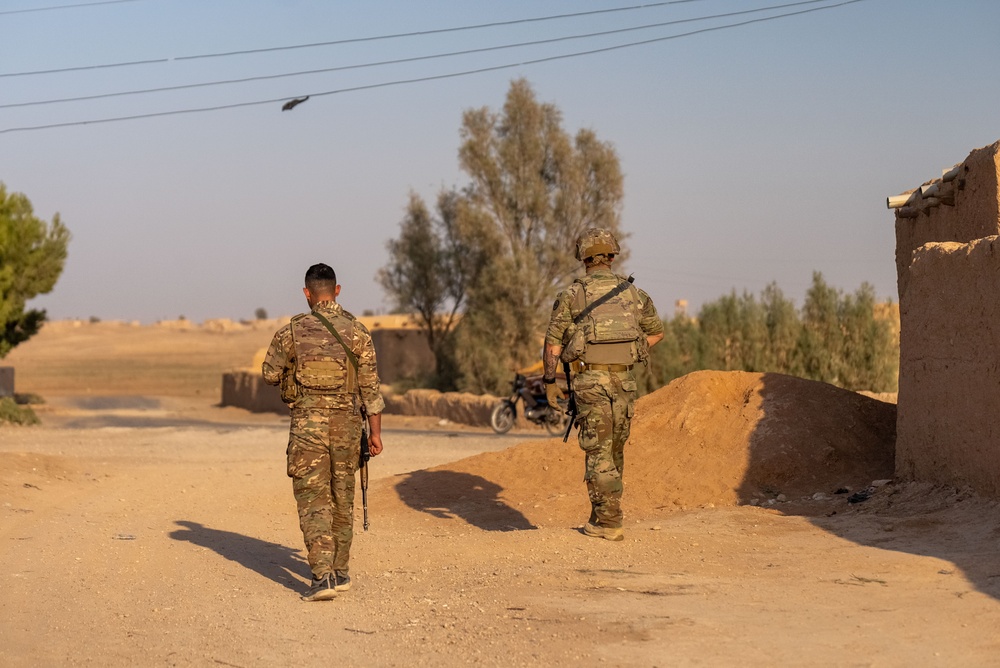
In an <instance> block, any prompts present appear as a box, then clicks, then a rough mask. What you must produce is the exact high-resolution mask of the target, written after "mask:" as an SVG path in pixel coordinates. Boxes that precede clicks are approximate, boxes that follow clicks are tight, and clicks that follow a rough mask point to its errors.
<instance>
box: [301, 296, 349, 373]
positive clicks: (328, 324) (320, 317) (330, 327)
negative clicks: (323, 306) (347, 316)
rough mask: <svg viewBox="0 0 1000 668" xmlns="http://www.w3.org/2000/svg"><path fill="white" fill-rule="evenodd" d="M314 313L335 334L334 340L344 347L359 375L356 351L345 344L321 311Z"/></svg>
mask: <svg viewBox="0 0 1000 668" xmlns="http://www.w3.org/2000/svg"><path fill="white" fill-rule="evenodd" d="M312 313H313V315H314V316H316V317H317V318H318V319H319V321H320V322H321V323H323V325H325V326H326V328H327V329H328V330H330V333H331V334H333V336H334V338H336V339H337V341H339V342H340V345H342V346H344V352H345V353H347V359H348V360H350V362H351V366H353V367H354V373H355V374H357V373H358V356H357V355H355V354H354V351H352V350H351V349H350V348H348V347H347V344H346V343H344V339H343V338H342V337H341V336H340V334H339V333H338V332H337V330H336V328H334V326H333V324H331V323H330V321H329V320H327V319H326V316H324V315H323V314H322V313H320V312H319V311H313V312H312Z"/></svg>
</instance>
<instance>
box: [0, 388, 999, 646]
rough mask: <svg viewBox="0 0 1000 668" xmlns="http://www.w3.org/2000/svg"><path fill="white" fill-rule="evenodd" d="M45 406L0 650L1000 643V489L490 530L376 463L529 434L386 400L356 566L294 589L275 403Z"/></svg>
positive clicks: (19, 440)
mask: <svg viewBox="0 0 1000 668" xmlns="http://www.w3.org/2000/svg"><path fill="white" fill-rule="evenodd" d="M42 417H43V419H44V420H45V423H46V424H45V426H43V427H40V428H18V429H11V428H5V429H3V430H2V431H0V471H2V473H0V499H2V502H0V564H2V566H0V611H2V621H0V665H4V666H21V665H101V666H131V665H149V666H156V665H166V666H173V665H178V666H189V665H195V666H219V665H222V666H266V665H316V666H319V665H330V664H331V663H334V662H338V663H339V664H340V665H399V666H402V665H464V664H476V663H478V664H483V665H494V666H499V665H504V666H507V665H571V664H580V663H582V664H585V665H594V664H607V665H636V666H653V665H660V666H677V665H679V666H686V665H711V666H716V665H747V664H754V663H761V664H767V665H815V666H833V665H836V666H844V665H849V666H855V665H871V666H904V665H942V666H944V665H965V666H968V665H984V666H985V665H997V661H998V659H997V657H998V656H1000V639H998V637H997V632H996V629H997V628H1000V602H998V599H1000V557H998V550H997V543H998V539H1000V528H998V523H997V508H996V505H995V504H991V503H988V502H985V501H981V500H977V499H976V498H974V497H971V498H968V499H966V500H965V501H961V502H956V501H955V499H954V498H951V499H950V500H949V498H948V493H947V491H945V490H923V491H921V490H914V489H910V488H897V489H896V490H895V492H896V494H895V496H896V498H897V499H898V500H899V502H898V503H897V504H895V505H894V506H892V507H890V508H885V509H881V510H878V509H876V510H878V512H875V511H873V512H870V513H867V514H866V513H856V512H850V509H848V508H846V507H845V508H841V507H840V506H835V505H834V504H836V503H841V504H842V505H846V504H845V503H844V502H842V500H831V501H830V502H829V504H830V505H829V508H828V510H827V512H833V510H835V509H836V510H841V513H838V514H837V515H832V516H830V517H825V516H824V517H820V518H819V519H816V518H808V517H799V516H783V515H780V514H778V513H776V512H774V511H771V510H764V509H760V508H754V507H741V508H725V509H723V508H715V509H712V508H706V509H699V510H693V511H687V512H674V513H669V514H667V515H665V516H664V517H663V518H662V520H660V521H658V522H656V523H650V522H644V523H642V524H635V525H629V526H628V534H627V538H626V541H625V542H624V543H610V542H605V541H598V540H593V539H589V538H586V537H584V536H582V535H581V534H580V533H579V532H578V531H577V530H576V529H575V528H574V527H572V526H566V525H554V526H545V525H540V523H538V522H535V523H531V522H527V521H524V520H523V517H522V520H518V519H517V517H518V515H519V513H518V511H517V510H516V509H515V508H514V507H513V505H511V506H510V507H509V508H507V512H508V513H509V515H510V517H511V518H512V519H511V523H512V525H513V529H516V530H499V529H498V527H496V526H495V525H492V524H490V523H480V524H483V526H477V522H476V515H475V513H469V512H454V511H453V509H449V508H423V509H420V510H418V509H412V508H407V507H403V509H402V510H400V508H399V504H398V503H396V504H387V503H385V500H386V494H387V492H389V491H391V490H392V489H393V488H394V487H393V482H394V481H393V480H392V479H390V478H391V477H392V476H397V475H399V474H404V473H406V472H408V471H415V470H418V469H423V468H426V467H429V466H432V465H436V464H441V463H444V462H448V461H453V460H455V459H458V458H461V457H463V456H466V455H469V454H473V453H476V452H481V451H485V450H496V449H500V448H503V447H506V446H508V445H511V444H513V443H516V442H518V441H519V440H523V438H525V436H524V435H522V436H521V438H513V437H512V438H498V437H495V436H493V435H491V434H487V433H485V432H476V430H472V429H465V430H463V431H451V430H449V429H448V428H442V427H440V426H438V425H436V424H435V422H434V421H433V420H424V421H421V420H419V419H415V418H391V417H387V420H386V426H387V427H388V429H389V431H388V433H387V435H386V442H387V450H386V453H385V455H384V456H383V457H380V458H378V459H376V460H375V461H374V464H373V467H372V471H373V475H374V476H376V477H379V478H382V479H384V480H383V481H382V482H381V483H380V484H374V485H373V491H377V492H378V493H376V494H373V498H372V499H371V503H370V511H371V516H372V529H371V531H369V532H368V533H363V532H360V531H359V532H358V534H357V535H356V539H355V544H354V545H355V547H354V552H353V555H352V573H353V575H354V577H355V579H356V586H355V588H354V589H353V590H352V591H350V592H348V593H346V594H344V595H342V596H340V597H339V598H338V599H337V600H335V601H333V602H329V603H313V604H306V603H303V602H301V601H300V600H299V598H298V594H299V593H300V592H301V591H302V590H303V589H304V583H305V581H306V577H307V576H308V569H307V567H306V565H305V563H304V561H303V557H302V550H301V549H300V548H301V536H300V534H299V532H298V527H297V525H296V521H295V517H294V509H293V504H292V500H291V493H290V489H289V483H288V480H287V478H285V475H284V470H283V462H282V456H283V447H284V441H285V437H286V433H285V430H286V428H287V427H286V421H285V420H284V419H282V418H279V417H277V416H258V415H251V414H248V413H244V412H242V411H239V410H236V409H219V408H215V407H213V406H211V405H210V403H209V402H208V401H207V400H197V399H182V398H155V397H125V398H115V397H103V398H96V399H95V398H83V399H80V398H75V397H63V398H60V399H58V400H56V401H55V402H54V403H53V405H51V406H49V407H48V408H47V409H46V411H45V412H43V414H42ZM376 488H377V490H376ZM580 493H581V495H582V494H583V488H582V486H581V490H580ZM496 503H498V504H501V503H502V502H499V501H498V502H496ZM963 504H967V505H966V506H965V507H963ZM390 506H391V510H392V512H385V508H386V507H390ZM824 514H825V513H824ZM359 528H360V527H359ZM501 529H502V528H501Z"/></svg>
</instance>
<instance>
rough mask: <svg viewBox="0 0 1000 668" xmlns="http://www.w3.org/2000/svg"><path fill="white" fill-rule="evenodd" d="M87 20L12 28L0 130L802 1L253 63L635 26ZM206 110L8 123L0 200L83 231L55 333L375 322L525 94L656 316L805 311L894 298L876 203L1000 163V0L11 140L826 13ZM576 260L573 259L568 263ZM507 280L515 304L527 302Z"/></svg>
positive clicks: (453, 61)
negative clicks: (624, 246)
mask: <svg viewBox="0 0 1000 668" xmlns="http://www.w3.org/2000/svg"><path fill="white" fill-rule="evenodd" d="M74 2H76V3H78V4H79V0H65V1H63V0H59V1H52V0H34V1H31V0H11V1H8V2H4V3H2V4H0V31H2V34H3V39H0V74H11V73H19V72H27V71H37V70H43V69H60V68H66V67H73V66H80V65H93V64H103V63H115V62H123V61H134V60H145V59H154V60H158V59H171V60H167V61H166V62H158V63H153V64H149V65H135V66H131V67H121V68H107V69H100V70H86V71H75V72H63V73H57V74H45V75H33V76H16V77H14V76H5V77H0V105H9V104H14V103H22V102H30V101H38V100H45V99H51V98H63V97H73V96H81V95H93V94H99V93H107V92H115V91H122V90H129V89H134V88H149V87H161V86H171V85H179V84H186V83H192V82H200V81H214V80H219V79H227V78H242V77H250V76H260V75H265V74H277V73H284V72H292V71H298V70H303V69H314V68H326V67H337V66H344V65H354V64H361V63H368V62H373V61H382V60H390V59H398V58H407V57H412V56H419V55H427V54H431V53H439V52H448V51H456V50H462V49H471V48H477V47H483V46H489V45H500V44H509V43H512V42H522V41H529V40H538V39H547V38H551V37H557V36H565V35H573V34H580V33H586V32H594V31H600V30H609V29H613V28H623V27H628V26H639V25H648V24H652V23H659V22H664V21H671V20H677V19H683V18H697V17H703V16H707V15H713V14H721V13H726V12H733V11H741V10H747V9H752V8H759V7H766V6H773V5H779V4H786V3H783V2H780V0H772V1H770V2H768V1H767V0H743V1H740V2H737V1H732V0H692V1H689V2H683V3H675V4H671V5H667V6H661V7H650V8H646V9H641V10H634V11H622V12H616V13H609V14H600V15H595V16H581V17H577V18H572V19H563V20H558V21H547V22H538V23H523V24H518V25H513V26H506V27H495V28H489V29H480V30H468V31H456V32H452V33H444V34H433V35H424V36H417V37H408V38H399V39H391V40H378V41H369V42H361V43H353V44H342V45H336V46H325V47H317V48H309V49H295V50H287V51H275V52H268V53H256V54H249V55H241V56H229V57H218V58H204V59H195V60H177V59H178V58H181V57H183V56H190V55H200V54H210V53H220V52H228V51H233V50H247V49H260V48H264V47H274V46H284V45H294V44H305V43H313V42H323V41H332V40H338V39H345V38H356V37H367V36H376V35H386V34H395V33H408V32H417V31H427V30H435V29H440V28H447V27H456V26H465V25H471V24H481V23H487V22H496V21H509V20H514V19H524V18H532V17H541V16H549V15H554V14H563V13H571V12H581V11H587V10H596V9H608V8H615V7H619V8H622V7H632V6H636V5H639V4H640V3H629V2H627V1H624V2H623V1H613V0H607V1H605V2H563V1H552V2H527V1H519V0H510V1H507V2H503V3H472V2H467V1H465V2H462V1H459V0H453V1H448V0H438V1H433V0H432V1H427V2H412V1H410V2H405V1H398V2H391V1H382V2H380V1H374V2H364V3H361V2H357V3H349V2H335V1H326V2H320V1H318V0H317V1H306V0H291V1H289V0H284V1H282V2H278V1H277V0H274V1H263V0H257V1H254V0H240V1H239V2H237V1H236V0H212V1H211V2H206V1H204V0H131V1H128V2H119V3H109V4H100V5H93V6H83V7H76V8H70V9H57V10H49V11H34V12H20V13H11V12H14V11H15V10H20V9H33V8H34V9H38V8H43V7H51V6H53V5H62V4H73V3H74ZM834 4H837V3H836V2H829V1H828V0H824V1H823V2H816V3H813V4H811V5H800V6H797V7H788V8H785V9H779V10H772V11H770V12H764V13H760V14H753V15H746V16H742V17H732V18H728V19H717V20H713V21H707V22H696V23H689V24H681V25H675V26H668V27H662V28H655V29H649V30H645V31H639V32H632V33H623V34H619V35H613V36H606V37H592V38H588V39H584V40H578V41H567V42H561V43H557V44H550V45H539V46H534V47H525V48H521V49H512V50H504V51H495V52H491V53H484V54H471V55H466V56H462V57H455V58H446V59H439V60H428V61H422V62H416V63H407V64H400V65H394V66H382V67H371V68H363V69H353V70H347V71H341V72H330V73H325V74H316V75H309V76H297V77H285V78H281V79H274V80H270V81H262V82H251V83H244V84H234V85H227V86H216V87H210V88H200V89H189V90H183V91H174V92H162V93H155V94H148V95H135V96H127V97H116V98H108V99H101V100H92V101H83V102H73V103H64V104H49V105H36V106H25V107H13V108H11V107H8V108H0V181H2V182H4V183H5V184H6V186H7V188H8V190H10V191H15V192H23V193H25V194H26V195H27V196H28V197H29V198H30V199H31V201H32V202H33V204H34V205H35V209H36V213H37V214H38V215H40V216H41V217H43V218H46V219H50V218H51V216H52V215H53V214H54V213H55V212H59V213H60V215H61V216H62V218H63V220H64V222H65V223H66V224H67V226H68V227H69V228H70V230H71V232H72V234H73V241H72V242H71V245H70V257H69V261H68V263H67V266H66V269H65V271H64V273H63V276H62V278H61V279H60V281H59V283H58V285H57V286H56V289H55V291H54V292H53V293H51V294H50V295H46V296H43V297H39V298H38V299H36V300H35V301H34V302H33V305H34V306H37V307H42V308H46V309H47V310H48V312H49V315H50V317H52V318H68V317H80V318H87V317H90V316H96V317H99V318H102V319H124V320H133V319H136V320H141V321H144V322H153V321H155V320H159V319H169V318H176V317H178V316H179V315H184V316H186V317H188V318H190V319H193V320H197V321H201V320H204V319H208V318H215V317H229V318H237V319H239V318H251V317H253V313H254V311H255V309H257V308H259V307H262V308H264V309H266V310H267V311H268V312H269V313H270V314H272V315H282V314H284V315H287V314H292V313H295V312H298V311H301V310H302V309H303V308H304V300H303V299H302V297H301V292H300V287H301V282H302V274H303V273H304V270H305V268H306V267H307V266H308V265H310V264H312V263H314V262H321V261H322V262H327V263H329V264H331V265H333V266H334V268H335V269H336V270H337V272H338V276H339V278H340V282H341V283H342V285H343V293H342V297H341V301H342V302H343V303H344V304H345V306H346V307H347V308H348V309H350V310H352V311H354V312H356V313H360V312H362V311H364V310H368V309H372V310H379V309H386V308H388V307H389V306H390V304H389V303H388V302H387V301H386V299H385V296H384V294H383V292H382V290H381V288H380V286H379V285H378V284H377V283H376V281H375V278H374V276H375V272H376V271H377V269H378V268H379V267H381V266H382V265H383V264H384V263H385V261H386V253H385V243H386V241H387V240H388V239H390V238H392V237H393V236H395V234H396V232H397V230H398V225H399V221H400V220H401V218H402V215H403V209H404V207H405V204H406V201H407V195H408V192H409V191H410V190H413V191H415V192H417V193H418V194H420V195H422V196H423V197H424V198H425V199H426V200H427V201H433V200H434V198H435V196H436V194H437V192H438V191H439V190H440V189H441V188H442V187H450V186H452V185H462V184H464V183H466V182H467V179H466V177H465V175H464V174H462V173H461V171H460V170H459V168H458V161H457V150H458V143H459V134H458V131H459V125H460V121H461V115H462V112H463V110H465V109H468V108H472V107H481V106H488V107H491V108H494V109H498V108H499V107H500V106H501V105H502V104H503V101H504V97H505V95H506V92H507V89H508V86H509V83H510V81H511V80H512V79H514V78H517V77H524V78H526V79H527V80H528V81H529V82H530V83H531V84H532V86H533V87H534V89H535V92H536V94H537V96H538V98H539V99H540V100H542V101H546V102H552V103H554V104H555V105H557V106H558V107H559V108H560V109H561V110H562V112H563V116H564V128H565V129H566V130H567V131H568V132H570V133H571V134H572V133H575V132H576V131H577V130H578V129H580V128H583V127H587V128H591V129H593V130H594V131H595V132H596V133H597V135H598V136H599V137H600V138H601V139H603V140H606V141H610V142H611V143H613V144H614V145H615V147H616V149H617V151H618V153H619V157H620V159H621V164H622V169H623V171H624V173H625V206H624V215H623V224H624V227H625V229H627V230H628V231H629V232H630V234H631V237H630V238H629V240H628V244H629V246H630V247H631V251H632V256H631V259H630V262H629V264H628V266H627V269H628V270H629V271H632V272H634V273H635V277H636V282H637V284H639V285H640V286H642V287H643V288H645V289H646V290H647V291H648V292H649V293H650V294H651V295H652V297H653V299H654V301H655V302H656V303H657V305H658V307H659V310H660V312H661V315H664V316H669V315H671V314H672V312H673V305H674V301H675V300H677V299H687V300H688V301H689V302H690V304H691V307H692V309H694V310H696V309H697V308H698V306H699V305H700V304H701V303H703V302H705V301H709V300H712V299H715V298H716V297H718V296H720V295H722V294H724V293H727V292H729V291H730V290H731V289H734V288H735V289H736V290H737V291H743V290H749V291H751V292H759V291H760V290H761V289H762V288H763V287H764V286H765V285H766V284H767V283H769V282H771V281H776V282H777V283H778V285H779V286H780V287H781V288H782V289H783V290H784V291H785V293H786V295H787V296H789V297H791V298H793V299H794V300H795V301H796V302H797V303H801V300H802V297H803V295H804V292H805V289H806V287H807V286H808V284H809V282H810V280H811V275H812V272H813V271H814V270H816V271H821V272H823V274H824V276H825V277H826V278H827V280H828V281H829V282H830V283H832V284H833V285H836V286H837V287H840V288H842V289H845V290H848V291H853V290H854V289H856V288H857V287H858V286H859V285H860V284H861V282H862V281H868V282H870V283H872V284H873V285H874V286H875V289H876V292H877V293H878V295H879V296H880V297H883V298H892V299H896V298H897V297H896V286H895V265H894V257H893V254H894V233H893V216H892V213H891V212H890V211H888V210H887V209H886V207H885V197H886V196H887V195H892V194H896V193H899V192H902V191H904V190H907V189H910V188H913V187H916V186H918V185H920V184H921V183H923V182H924V181H926V180H928V179H931V178H934V177H937V176H940V174H941V170H942V169H945V168H948V167H951V166H952V165H953V164H955V163H956V162H960V161H961V160H963V159H964V158H965V157H966V155H967V154H968V153H969V151H971V150H972V149H975V148H978V147H980V146H984V145H987V144H991V143H993V142H995V141H997V140H998V139H1000V120H998V119H1000V113H998V110H1000V88H998V87H997V86H996V84H995V81H996V73H995V68H996V65H997V64H998V63H1000V41H998V40H997V39H996V36H995V33H996V26H997V25H1000V3H997V2H994V1H993V0H955V1H953V2H948V3H944V2H931V1H929V0H864V1H862V2H856V3H853V4H848V5H845V6H841V7H832V8H830V9H825V10H823V11H816V12H812V13H809V14H803V15H798V16H792V17H787V18H782V19H776V20H773V21H767V22H762V23H756V24H753V25H747V26H742V27H737V28H732V29H726V30H717V31H713V32H708V33H703V34H697V35H692V36H689V37H680V38H677V39H670V40H664V41H660V42H657V43H652V44H647V45H643V46H635V47H631V48H623V49H619V50H614V51H608V52H604V53H599V54H593V55H587V56H581V57H576V58H569V59H561V60H554V61H550V62H545V63H539V64H533V65H524V66H518V67H511V68H507V69H502V70H498V71H493V72H487V73H481V74H475V75H470V76H463V77H454V78H448V79H442V80H434V81H426V82H422V83H413V84H406V85H398V86H386V87H381V88H375V89H370V90H364V91H358V92H345V93H340V94H332V95H325V96H319V97H314V98H312V99H310V100H309V101H308V102H307V103H305V104H303V105H301V106H299V107H298V108H296V109H295V110H294V111H292V112H285V113H282V112H281V111H280V107H281V104H280V102H278V103H272V104H264V105H258V106H248V107H243V108H237V109H229V110H221V111H213V112H206V113H196V114H185V115H174V116H166V117H159V118H149V119H143V120H130V121H121V122H114V123H103V124H88V125H80V126H71V127H62V128H52V129H44V130H33V131H8V132H4V130H11V129H14V128H20V127H26V126H36V125H45V124H50V123H65V122H75V121H83V120H94V119H105V118H111V117H117V116H127V115H136V114H144V113H155V112H161V111H167V110H179V109H188V108H196V107H205V106H213V105H226V104H233V103H240V102H251V101H258V100H268V99H282V98H288V99H290V98H292V97H295V96H299V95H304V94H315V93H322V92H327V91H332V90H339V89H342V88H347V87H352V86H364V85H371V84H376V83H381V82H388V81H394V80H399V79H407V78H416V77H425V76H434V75H440V74H445V73H452V72H461V71H465V70H470V69H476V68H481V67H493V66H498V65H505V64H513V63H519V62H524V61H526V60H532V59H537V58H543V57H547V56H552V55H558V54H567V53H573V52H578V51H585V50H590V49H597V48H602V47H606V46H612V45H618V44H624V43H627V42H634V41H638V40H641V39H650V38H657V37H666V36H669V35H676V34H679V33H683V32H688V31H691V30H695V29H699V28H704V27H709V26H719V25H725V24H729V23H736V22H739V21H745V20H748V19H752V18H759V17H762V16H773V15H775V14H779V13H785V12H791V11H801V10H802V9H808V8H815V7H825V6H832V5H834ZM568 251H569V249H568ZM512 280H513V279H512Z"/></svg>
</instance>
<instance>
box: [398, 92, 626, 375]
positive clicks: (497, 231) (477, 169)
mask: <svg viewBox="0 0 1000 668" xmlns="http://www.w3.org/2000/svg"><path fill="white" fill-rule="evenodd" d="M460 137H461V146H460V149H459V164H460V166H461V168H462V169H463V171H464V172H465V173H466V174H467V175H468V176H469V178H470V182H469V183H468V184H467V185H466V186H465V187H463V188H462V189H461V190H451V191H447V192H445V193H442V195H441V196H440V197H439V200H438V216H437V218H436V219H432V217H431V216H430V214H429V212H428V211H427V210H426V207H425V206H424V205H423V203H422V202H421V201H420V199H419V197H417V196H416V195H411V196H410V205H409V207H408V209H407V215H406V217H405V218H404V221H403V223H402V224H401V229H400V236H399V237H398V238H397V239H394V240H392V241H390V242H389V252H390V260H389V263H388V265H387V266H386V267H385V268H384V269H383V270H382V272H381V273H380V277H381V280H382V285H383V287H384V288H385V289H386V292H387V293H388V294H389V295H390V297H391V298H392V299H393V300H394V301H396V302H397V304H399V305H401V306H402V305H407V306H409V307H411V308H413V309H414V310H415V311H416V312H418V313H420V317H421V319H422V320H423V322H424V324H425V328H426V331H427V333H428V340H429V341H432V349H434V350H435V353H436V354H438V355H440V354H443V353H445V352H447V351H448V350H450V351H452V352H453V354H454V358H455V360H456V361H457V363H458V365H459V368H460V369H461V373H460V374H458V376H457V377H456V383H457V385H458V386H459V387H460V388H461V389H466V390H470V391H492V392H500V391H502V390H503V389H504V388H505V387H506V385H507V384H508V383H509V381H510V378H511V376H512V369H514V368H516V367H519V366H523V365H525V364H526V363H528V362H529V361H534V360H536V359H538V357H539V356H540V347H541V341H542V335H543V333H544V328H545V325H546V323H547V319H548V314H549V312H550V308H551V304H552V300H553V299H554V297H555V294H556V292H557V291H558V290H559V289H561V288H562V287H564V286H565V285H566V284H567V283H568V282H569V281H570V280H571V279H572V277H573V276H574V274H575V273H576V272H578V271H579V268H580V263H579V262H578V261H577V260H576V259H575V258H574V256H573V244H574V242H575V240H576V237H577V236H578V235H579V234H580V232H582V231H583V230H584V229H586V228H588V227H604V228H608V229H611V230H612V231H614V232H615V233H616V234H617V235H618V236H619V239H621V238H622V234H621V229H620V228H621V226H620V214H621V204H622V197H623V185H622V183H623V179H622V174H621V169H620V167H619V163H618V157H617V154H616V153H615V150H614V148H613V147H612V146H611V145H610V144H609V143H606V142H602V141H600V140H599V139H598V138H597V136H596V135H595V133H594V132H593V131H591V130H580V131H579V132H577V134H576V135H575V137H571V136H570V135H569V134H567V133H566V132H565V131H564V130H563V128H562V114H561V113H560V111H559V110H558V109H557V108H556V107H555V106H554V105H552V104H546V103H541V102H539V101H538V100H537V99H536V97H535V93H534V91H533V90H532V88H531V86H530V85H529V84H528V82H527V81H525V80H523V79H519V80H516V81H513V82H512V83H511V86H510V89H509V91H508V93H507V98H506V101H505V104H504V107H503V109H502V111H499V112H497V111H492V110H490V109H488V108H485V107H484V108H481V109H470V110H467V111H466V112H465V113H464V114H463V117H462V126H461V130H460ZM421 207H422V208H421ZM452 253H457V255H452ZM455 257H458V258H460V259H461V260H463V261H464V262H466V263H467V265H466V266H464V267H463V269H462V271H459V272H457V273H455V274H454V275H452V274H451V273H450V272H451V265H450V264H449V262H452V261H454V258H455ZM453 278H457V279H458V281H457V282H454V281H453V280H452V279H453ZM450 281H451V282H450ZM449 286H450V287H449ZM459 286H460V288H461V289H460V290H458V288H459ZM442 313H444V316H443V317H444V319H443V320H441V321H436V320H435V318H436V317H438V315H439V314H442ZM456 314H461V322H460V323H459V324H457V325H456V320H455V319H454V316H455V315H456ZM435 322H439V323H440V326H436V325H435V324H434V323H435ZM452 327H454V329H451V328H452ZM445 331H447V332H452V331H453V332H454V336H453V337H452V336H450V335H448V334H443V332H445ZM439 365H440V360H439Z"/></svg>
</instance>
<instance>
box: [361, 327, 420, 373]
mask: <svg viewBox="0 0 1000 668" xmlns="http://www.w3.org/2000/svg"><path fill="white" fill-rule="evenodd" d="M372 343H373V344H374V345H375V356H376V358H377V359H378V375H379V378H380V379H381V381H382V382H383V383H387V384H390V385H391V384H392V383H396V382H399V381H400V380H403V379H407V378H423V377H426V376H429V375H430V374H432V373H433V372H434V353H432V352H431V348H430V346H429V345H428V344H427V335H426V334H424V332H423V331H422V330H419V329H373V330H372Z"/></svg>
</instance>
